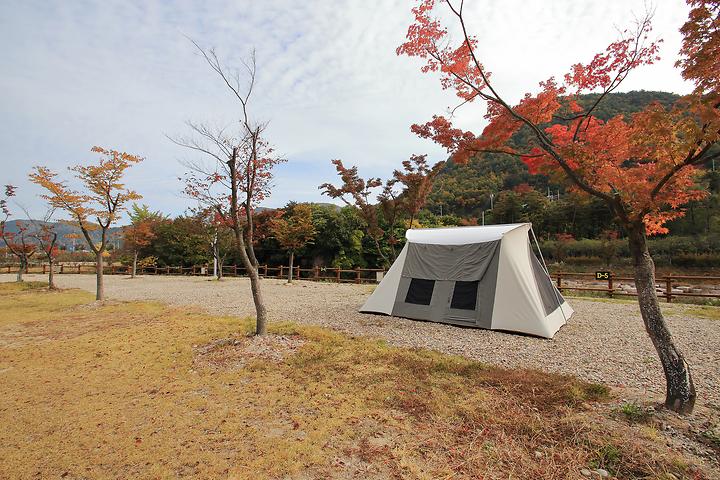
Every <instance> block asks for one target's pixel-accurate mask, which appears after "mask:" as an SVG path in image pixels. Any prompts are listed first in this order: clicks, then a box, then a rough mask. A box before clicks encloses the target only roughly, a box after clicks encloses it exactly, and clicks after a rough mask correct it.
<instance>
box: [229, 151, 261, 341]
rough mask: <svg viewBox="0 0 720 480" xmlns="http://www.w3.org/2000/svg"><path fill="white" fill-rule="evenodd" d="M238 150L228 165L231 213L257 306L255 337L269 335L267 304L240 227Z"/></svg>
mask: <svg viewBox="0 0 720 480" xmlns="http://www.w3.org/2000/svg"><path fill="white" fill-rule="evenodd" d="M236 160H237V148H233V153H232V158H231V159H230V161H229V162H228V163H227V165H228V167H229V169H230V186H231V188H230V191H231V195H230V212H231V215H232V219H233V222H232V223H233V232H234V233H235V242H236V243H237V246H238V250H239V251H240V258H241V260H242V262H243V266H244V267H245V270H246V271H247V274H248V277H250V290H251V291H252V297H253V303H254V304H255V314H256V317H257V318H256V323H255V335H265V334H267V310H266V309H265V302H263V298H262V292H261V291H260V275H258V269H257V266H256V265H254V264H253V262H252V260H250V257H249V256H248V251H247V248H245V238H244V232H243V231H242V227H241V226H240V216H239V212H238V189H237V170H236V166H237V165H236V163H235V161H236ZM250 223H252V217H250Z"/></svg>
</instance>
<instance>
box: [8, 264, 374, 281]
mask: <svg viewBox="0 0 720 480" xmlns="http://www.w3.org/2000/svg"><path fill="white" fill-rule="evenodd" d="M1 268H2V269H3V270H4V273H14V272H16V271H17V269H18V266H17V265H5V266H3V267H1ZM48 269H49V267H48V266H47V265H42V266H31V267H29V268H28V270H27V273H43V274H46V273H48ZM3 270H0V271H3ZM288 270H289V268H288V267H287V266H286V265H280V266H277V267H273V266H269V265H260V266H259V267H258V272H259V274H260V276H261V277H263V278H278V279H279V278H287V275H288ZM95 271H96V269H95V265H62V264H61V265H56V266H55V273H59V274H67V273H75V274H79V273H85V274H89V273H95ZM131 271H132V267H130V266H125V265H122V266H118V265H108V266H105V268H104V269H103V272H104V273H105V274H106V275H130V273H131ZM378 272H383V274H384V272H385V270H383V269H378V268H354V269H342V268H333V267H314V268H300V267H299V266H296V267H293V278H294V279H299V280H313V281H331V282H336V283H378V276H377V273H378ZM137 274H138V275H186V276H187V275H190V276H211V275H212V268H207V267H204V266H199V265H194V266H192V267H170V266H166V267H138V269H137ZM222 274H223V276H225V277H241V276H245V268H244V267H239V266H237V265H224V266H223V267H222Z"/></svg>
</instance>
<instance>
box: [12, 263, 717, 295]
mask: <svg viewBox="0 0 720 480" xmlns="http://www.w3.org/2000/svg"><path fill="white" fill-rule="evenodd" d="M17 269H18V266H17V265H6V266H2V267H0V271H4V272H5V273H14V272H16V271H17ZM47 272H48V266H47V265H42V266H39V265H38V266H32V267H30V268H29V269H28V273H47ZM104 272H105V273H106V274H109V275H129V274H130V272H131V267H129V266H124V265H122V266H117V265H109V266H106V267H105V269H104ZM258 272H259V274H260V276H261V277H263V278H278V279H281V278H287V274H288V267H287V266H286V265H279V266H269V265H260V266H259V267H258ZM55 273H60V274H68V273H75V274H78V273H95V265H89V264H88V265H62V264H61V265H57V266H55ZM137 273H138V275H185V276H187V275H191V276H210V275H212V269H211V268H207V267H204V266H199V265H194V266H191V267H170V266H166V267H138V269H137ZM222 273H223V276H226V277H240V276H244V275H245V268H244V267H239V266H237V265H224V266H223V267H222ZM378 273H381V275H378ZM385 273H386V272H385V270H383V269H378V268H354V269H342V268H331V267H314V268H301V267H299V266H296V267H293V278H295V279H299V280H311V281H325V282H335V283H356V284H362V283H378V280H379V279H381V278H382V275H384V274H385ZM551 277H552V280H553V281H554V282H555V284H556V286H557V288H558V290H560V291H561V292H565V291H585V292H599V293H604V294H605V295H607V296H608V297H611V298H612V297H616V296H629V297H633V296H637V292H636V291H635V289H634V283H635V280H634V279H633V278H632V277H628V276H622V275H615V274H613V273H610V275H609V276H608V278H607V280H597V279H596V278H595V274H594V273H574V272H558V273H553V274H552V275H551ZM569 282H572V283H569ZM707 282H717V285H714V286H713V287H712V288H709V289H703V288H701V287H700V286H699V285H702V284H703V283H707ZM621 284H623V288H620V287H619V286H620V285H621ZM690 284H691V285H692V286H691V285H690ZM656 291H657V294H658V296H659V297H662V298H664V299H665V300H667V302H672V301H673V299H674V298H676V297H700V298H720V277H717V276H703V275H664V276H660V277H657V278H656Z"/></svg>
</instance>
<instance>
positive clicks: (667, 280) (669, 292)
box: [665, 275, 672, 303]
mask: <svg viewBox="0 0 720 480" xmlns="http://www.w3.org/2000/svg"><path fill="white" fill-rule="evenodd" d="M665 298H667V302H668V303H672V275H668V276H667V277H665Z"/></svg>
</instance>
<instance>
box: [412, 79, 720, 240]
mask: <svg viewBox="0 0 720 480" xmlns="http://www.w3.org/2000/svg"><path fill="white" fill-rule="evenodd" d="M678 98H679V97H678V95H675V94H672V93H668V92H649V91H633V92H627V93H613V94H610V95H608V96H607V97H606V98H604V99H603V101H602V102H601V103H600V104H599V105H598V107H597V110H595V113H596V115H597V117H599V118H601V119H603V120H608V119H610V118H612V117H614V116H616V115H630V114H632V113H634V112H638V111H640V110H641V109H642V108H644V107H645V106H647V105H648V104H650V103H651V102H659V103H661V104H662V105H663V106H666V107H669V106H670V105H672V103H673V102H675V101H676V100H677V99H678ZM597 99H598V95H597V94H591V95H583V96H581V97H580V99H579V102H578V103H580V104H581V105H583V106H586V105H589V104H592V103H593V102H595V101H596V100H597ZM530 139H531V135H530V133H529V131H528V129H527V127H523V128H522V129H520V130H519V131H518V133H517V134H515V135H514V137H513V138H512V142H513V144H514V145H516V146H517V147H526V146H527V145H528V144H529V142H530ZM706 167H707V170H706V174H705V178H704V179H703V182H702V183H703V185H704V186H705V187H707V188H708V189H709V190H710V192H711V195H710V196H708V197H707V198H706V199H705V200H702V201H700V202H691V203H690V204H689V205H688V208H687V211H688V214H687V216H686V217H685V218H681V219H679V220H676V221H675V222H672V223H671V224H670V231H671V232H672V234H675V235H703V234H709V233H710V232H711V230H713V228H715V229H718V228H720V223H719V222H720V210H719V208H718V190H719V188H720V176H719V175H718V173H717V172H713V169H712V165H707V166H706ZM718 167H720V165H719V166H718ZM491 197H492V200H491ZM491 204H492V205H491ZM491 206H492V209H491ZM426 208H427V209H428V210H430V211H431V212H433V213H434V214H437V215H441V214H442V215H453V216H457V217H460V218H462V219H465V220H466V221H469V222H475V221H478V222H481V221H482V220H481V219H482V215H483V211H484V212H485V221H486V223H511V222H519V221H531V222H532V223H533V224H534V225H535V229H536V231H538V232H541V233H542V234H543V236H545V237H546V238H548V237H551V236H553V235H555V234H558V233H566V234H571V235H573V236H574V237H575V238H597V237H598V236H600V235H601V234H602V232H603V231H604V230H608V229H613V228H614V227H613V225H612V219H611V215H610V212H609V211H608V209H607V207H606V206H605V205H604V204H603V203H602V202H601V201H598V200H594V199H588V198H579V197H578V196H577V195H574V194H572V193H571V192H566V190H565V188H564V186H563V185H557V184H553V183H552V182H550V181H549V179H548V178H547V177H545V176H542V175H530V174H529V173H528V169H527V166H526V165H525V164H524V163H523V162H522V161H521V160H520V159H519V158H518V157H515V156H511V155H504V154H483V155H481V156H479V157H476V158H473V159H471V160H470V161H469V162H468V163H467V164H466V165H456V164H454V163H452V162H451V161H450V162H448V163H447V164H446V166H445V167H444V168H443V170H442V171H441V172H440V174H439V175H438V177H437V178H436V180H435V185H434V187H433V190H432V193H431V194H430V195H429V197H428V203H427V207H426Z"/></svg>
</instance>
